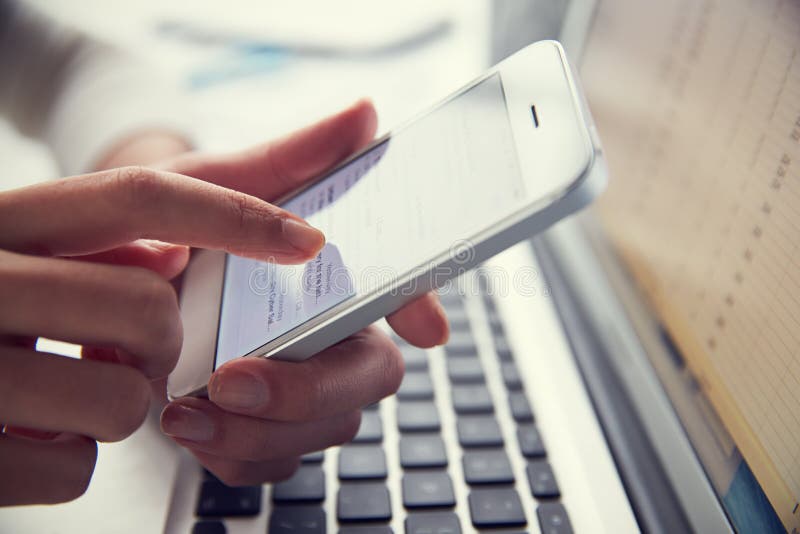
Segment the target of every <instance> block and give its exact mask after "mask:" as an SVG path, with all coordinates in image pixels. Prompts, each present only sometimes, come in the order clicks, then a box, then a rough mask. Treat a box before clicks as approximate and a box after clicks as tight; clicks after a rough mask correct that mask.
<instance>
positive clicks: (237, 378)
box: [208, 369, 268, 410]
mask: <svg viewBox="0 0 800 534" xmlns="http://www.w3.org/2000/svg"><path fill="white" fill-rule="evenodd" d="M208 390H209V391H208V393H209V396H210V398H211V401H212V402H213V403H214V404H216V405H218V406H220V407H222V408H228V409H231V410H237V409H253V408H258V407H259V406H263V405H264V404H266V403H267V400H268V391H267V385H266V384H265V383H264V382H263V381H261V380H260V379H258V377H256V376H253V375H251V374H250V373H244V372H242V371H237V370H235V369H230V370H226V369H223V370H221V371H219V372H218V373H217V374H216V375H215V376H214V378H212V380H211V384H209V388H208Z"/></svg>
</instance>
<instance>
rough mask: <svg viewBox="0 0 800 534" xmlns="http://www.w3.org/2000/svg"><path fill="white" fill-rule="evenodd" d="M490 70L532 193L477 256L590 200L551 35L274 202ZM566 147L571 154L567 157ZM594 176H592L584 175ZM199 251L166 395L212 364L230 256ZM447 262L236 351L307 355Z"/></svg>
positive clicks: (575, 96)
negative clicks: (498, 85) (248, 349)
mask: <svg viewBox="0 0 800 534" xmlns="http://www.w3.org/2000/svg"><path fill="white" fill-rule="evenodd" d="M495 73H499V74H500V77H501V81H502V87H503V90H504V97H505V104H506V112H507V114H508V118H509V121H510V124H511V130H512V134H513V137H514V144H515V149H516V152H517V154H518V161H519V166H520V171H521V175H522V177H523V180H524V181H525V188H526V192H527V193H528V196H529V197H530V198H531V199H535V200H532V201H531V202H529V203H528V204H526V205H525V206H524V207H523V208H522V209H519V210H517V211H516V212H514V213H512V214H509V215H507V216H505V217H503V218H501V219H500V220H498V221H497V222H496V224H492V225H490V226H489V227H488V228H486V229H484V230H483V231H480V232H478V233H476V234H475V235H473V236H470V237H469V240H470V242H471V243H472V245H473V250H472V253H473V256H474V263H475V264H477V263H478V262H479V261H482V260H483V259H485V258H488V257H490V256H491V255H493V254H495V253H497V252H499V251H501V250H503V249H504V248H507V247H508V246H510V245H511V244H514V243H515V242H517V241H519V240H521V239H524V237H525V236H524V235H522V236H520V234H519V232H520V231H524V229H525V228H530V230H529V232H528V235H530V234H531V233H533V232H538V231H541V230H543V229H544V228H546V227H547V226H549V225H550V224H552V223H553V222H555V221H556V220H558V219H559V218H561V217H563V216H564V215H565V214H567V213H570V212H572V211H575V210H577V209H579V208H580V207H582V206H583V205H585V204H587V203H588V202H589V201H591V199H592V198H594V196H596V194H597V193H598V192H599V190H601V189H602V186H603V185H604V179H605V172H604V169H600V170H599V171H598V172H591V173H590V172H589V171H590V170H591V169H592V168H593V164H594V162H595V159H596V156H597V155H598V153H599V151H600V148H599V143H598V141H597V138H596V132H595V131H594V127H593V124H592V123H591V117H590V115H589V114H588V111H587V110H586V108H585V104H584V102H583V100H582V97H581V95H580V93H579V91H578V89H577V86H576V83H575V81H574V79H573V76H572V73H571V71H570V68H569V64H568V62H567V60H566V57H565V54H564V51H563V49H562V47H561V45H560V44H558V43H556V42H554V41H543V42H539V43H535V44H533V45H530V46H528V47H527V48H525V49H523V50H521V51H519V52H517V53H515V54H514V55H512V56H510V57H509V58H507V59H506V60H504V61H502V62H501V63H499V64H497V65H496V66H495V67H493V68H492V69H490V70H488V71H487V72H486V73H484V74H483V75H482V76H480V77H479V78H477V79H475V80H473V81H472V82H470V83H468V84H467V85H465V86H464V87H462V88H461V89H459V90H458V91H456V92H455V93H453V94H452V95H451V96H449V97H448V98H446V99H445V100H443V101H441V102H439V103H438V104H436V105H435V106H433V107H432V108H430V109H429V110H426V111H425V112H423V113H421V114H419V115H418V116H417V117H415V118H413V119H411V120H410V121H407V122H406V123H404V124H403V125H401V126H400V127H399V128H397V129H395V130H393V131H392V132H389V133H387V134H386V135H384V136H382V137H380V138H378V139H376V140H375V141H374V142H372V143H371V144H370V145H368V146H367V147H365V148H364V149H363V150H361V151H359V152H358V153H356V154H354V155H352V156H351V157H349V158H347V159H346V160H345V161H343V162H342V163H340V164H339V165H337V166H336V167H335V168H334V169H331V170H330V171H328V172H326V173H325V174H324V175H321V176H319V177H318V178H316V179H314V180H312V181H311V182H309V183H308V184H306V185H305V186H304V187H303V188H301V189H298V190H297V191H294V192H292V194H291V195H287V196H285V197H282V198H280V199H278V200H277V201H276V204H281V203H282V202H285V201H286V200H288V199H289V198H291V197H292V196H294V195H297V194H300V193H302V191H304V190H305V189H306V188H308V187H310V186H312V185H313V184H315V183H317V182H319V181H320V180H324V179H325V178H326V177H327V176H329V175H330V174H331V173H333V172H335V171H336V170H338V169H340V168H341V167H343V166H346V165H347V164H348V163H350V162H351V161H352V160H354V159H357V158H358V157H360V156H361V155H362V154H364V153H365V152H368V151H370V150H371V149H372V148H373V147H375V146H376V145H378V144H380V143H383V142H384V141H385V140H386V139H388V138H390V137H391V136H392V135H394V134H395V133H396V132H398V131H401V130H402V129H403V128H404V127H405V126H406V125H407V124H410V123H413V122H414V121H416V120H417V119H418V118H419V117H421V116H424V115H426V114H427V113H430V112H431V111H432V110H433V109H436V108H437V107H439V106H441V105H443V104H445V103H446V102H448V101H450V100H452V99H454V98H458V97H459V96H460V95H461V94H462V93H464V92H466V91H468V90H469V89H470V88H472V87H473V86H475V85H476V84H478V83H481V82H482V81H484V80H485V79H487V78H488V77H490V76H492V75H494V74H495ZM532 104H535V105H536V108H537V115H538V120H539V124H538V127H535V128H534V127H533V121H532V119H531V115H530V106H531V105H532ZM566 150H570V151H571V154H569V155H564V151H566ZM541 154H559V157H558V158H541V157H537V156H540V155H541ZM601 175H602V176H601ZM593 177H597V178H594V179H592V180H590V178H593ZM537 226H540V228H539V227H537ZM196 256H197V257H196V258H193V260H192V262H191V263H190V266H189V268H188V269H187V272H186V275H185V278H184V286H183V295H182V302H181V310H182V312H181V313H182V314H183V320H184V325H185V332H187V333H190V334H189V336H186V340H185V342H184V348H183V351H182V354H181V358H180V360H179V363H178V367H177V368H176V369H175V371H173V373H172V374H171V375H170V377H169V382H168V392H169V395H170V397H173V398H174V397H180V396H185V395H197V394H203V393H204V392H205V385H206V383H207V381H208V379H209V377H210V376H211V373H212V372H213V367H214V364H215V356H214V355H215V353H216V348H217V333H218V328H219V315H220V309H221V299H222V280H223V277H224V269H225V263H226V262H225V257H226V255H225V253H224V252H220V251H200V252H199V253H197V254H196ZM470 266H472V265H470ZM448 267H452V268H453V269H452V272H454V273H457V272H458V270H459V269H463V268H465V267H468V266H465V265H464V264H463V263H462V262H460V261H458V262H456V261H454V258H453V257H452V256H451V252H450V251H446V252H444V253H443V254H441V255H439V256H437V257H434V258H429V259H428V260H426V261H425V262H423V263H421V264H420V267H417V268H415V269H412V270H410V271H409V272H408V273H406V274H405V275H404V276H402V277H400V278H399V279H398V280H397V281H395V282H394V283H393V284H392V288H394V289H395V290H396V294H390V293H389V292H388V291H386V290H388V288H384V290H385V291H383V292H381V291H377V290H376V291H375V292H373V293H372V294H367V295H362V296H360V297H359V298H357V299H348V300H346V301H344V302H342V303H340V304H338V305H336V306H334V307H333V308H331V309H329V310H327V311H325V312H323V313H321V314H319V315H318V316H316V317H314V318H312V319H310V320H309V321H306V322H305V323H303V324H302V325H299V326H298V327H296V328H294V329H292V330H290V331H289V332H287V333H286V334H284V335H282V336H279V337H278V338H276V339H274V340H272V341H270V342H269V343H266V344H264V345H262V346H260V347H258V348H257V349H255V350H253V351H251V352H249V353H247V354H243V355H242V356H265V357H279V358H281V359H288V360H300V359H303V358H305V357H307V356H309V355H310V354H313V353H315V352H317V351H318V350H321V349H322V348H324V347H326V346H329V345H330V344H332V343H335V342H337V341H339V340H340V339H342V338H344V337H346V335H349V333H351V332H353V331H355V330H357V329H359V328H363V327H364V326H366V325H367V324H369V323H370V322H372V321H373V320H375V318H377V317H381V316H383V315H385V314H387V313H390V312H391V311H393V310H394V309H397V307H399V306H400V305H402V304H404V303H405V302H408V301H411V300H413V299H414V298H416V297H417V296H419V295H421V294H423V293H425V292H427V291H429V290H431V289H434V288H435V287H433V285H432V284H431V279H430V277H428V280H425V275H426V274H427V273H429V272H430V271H431V270H432V269H431V268H433V269H441V270H442V271H443V272H447V269H448ZM403 288H409V291H408V292H407V294H405V293H403V291H402V289H403ZM410 288H414V290H410ZM365 318H369V319H365ZM365 320H366V322H365ZM345 332H346V333H345Z"/></svg>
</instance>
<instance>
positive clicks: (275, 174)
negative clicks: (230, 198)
mask: <svg viewBox="0 0 800 534" xmlns="http://www.w3.org/2000/svg"><path fill="white" fill-rule="evenodd" d="M377 124H378V119H377V115H376V114H375V108H374V107H373V106H372V103H371V102H370V101H369V100H360V101H358V102H356V103H355V104H354V105H352V106H351V107H349V108H348V109H346V110H344V111H342V112H340V113H337V114H336V115H333V116H331V117H328V118H327V119H324V120H322V121H320V122H317V123H316V124H312V125H310V126H308V127H306V128H303V129H302V130H298V131H297V132H294V133H292V134H290V135H288V136H287V137H284V138H283V139H280V140H277V141H273V142H270V143H267V144H264V145H260V146H257V147H253V148H251V149H249V150H246V151H243V152H239V153H237V154H232V155H230V156H214V155H206V154H193V155H189V156H186V157H181V158H179V159H177V160H176V161H175V162H174V163H173V165H172V167H171V170H174V171H176V172H180V173H182V174H186V175H188V176H194V177H195V178H200V179H202V180H206V181H209V182H212V183H216V184H218V185H221V186H223V187H228V188H230V189H235V190H237V191H242V192H244V193H248V194H250V195H253V196H256V197H259V198H263V199H266V200H274V199H276V198H278V197H280V196H282V195H284V194H286V193H288V192H290V191H292V190H293V189H295V188H297V187H298V186H299V185H300V184H302V183H303V182H305V181H306V180H308V179H310V178H313V177H315V176H318V175H320V174H322V173H323V172H324V171H326V170H327V169H330V168H331V167H333V166H334V165H335V164H336V163H338V162H340V161H341V160H343V159H344V158H346V157H347V156H349V155H350V154H352V153H353V152H355V151H357V150H359V149H361V148H363V147H364V146H365V145H367V144H368V143H369V142H370V141H371V140H372V138H373V137H374V136H375V129H376V127H377Z"/></svg>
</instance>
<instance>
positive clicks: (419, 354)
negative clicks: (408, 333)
mask: <svg viewBox="0 0 800 534" xmlns="http://www.w3.org/2000/svg"><path fill="white" fill-rule="evenodd" d="M400 353H401V354H402V355H403V362H405V364H406V371H426V370H427V369H428V353H427V352H425V350H424V349H420V348H417V347H412V346H411V345H406V346H404V347H401V348H400Z"/></svg>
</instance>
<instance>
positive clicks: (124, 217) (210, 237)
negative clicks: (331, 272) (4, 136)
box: [0, 167, 325, 263]
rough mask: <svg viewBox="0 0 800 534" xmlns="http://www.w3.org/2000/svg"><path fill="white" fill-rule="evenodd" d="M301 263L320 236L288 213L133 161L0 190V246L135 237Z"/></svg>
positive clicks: (53, 251)
mask: <svg viewBox="0 0 800 534" xmlns="http://www.w3.org/2000/svg"><path fill="white" fill-rule="evenodd" d="M142 238H145V239H158V240H161V241H168V242H170V243H178V244H182V245H189V246H193V247H200V248H212V249H220V250H225V251H227V252H230V253H232V254H236V255H239V256H247V257H251V258H256V259H270V260H274V261H278V262H281V263H302V262H304V261H307V260H309V259H310V258H312V257H314V255H315V254H316V253H317V252H318V251H319V249H320V248H322V246H323V244H324V242H325V238H324V236H323V235H322V233H321V232H320V231H319V230H316V229H314V228H312V227H311V226H309V225H308V224H307V223H305V221H303V220H302V219H300V218H299V217H296V216H294V215H292V214H291V213H289V212H287V211H285V210H283V209H280V208H278V207H276V206H273V205H272V204H269V203H267V202H265V201H263V200H260V199H258V198H256V197H253V196H250V195H246V194H244V193H240V192H237V191H232V190H230V189H225V188H223V187H219V186H216V185H213V184H209V183H206V182H204V181H201V180H196V179H194V178H189V177H187V176H182V175H179V174H172V173H168V172H163V171H157V170H153V169H147V168H141V167H125V168H121V169H113V170H111V171H103V172H99V173H95V174H89V175H83V176H76V177H72V178H65V179H63V180H59V181H57V182H51V183H46V184H39V185H35V186H31V187H27V188H23V189H19V190H16V191H8V192H4V193H0V247H2V248H6V249H10V250H15V251H18V252H24V253H33V254H47V255H76V254H89V253H93V252H99V251H103V250H108V249H110V248H112V247H115V246H117V245H121V244H123V243H128V242H131V241H134V240H136V239H142Z"/></svg>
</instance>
